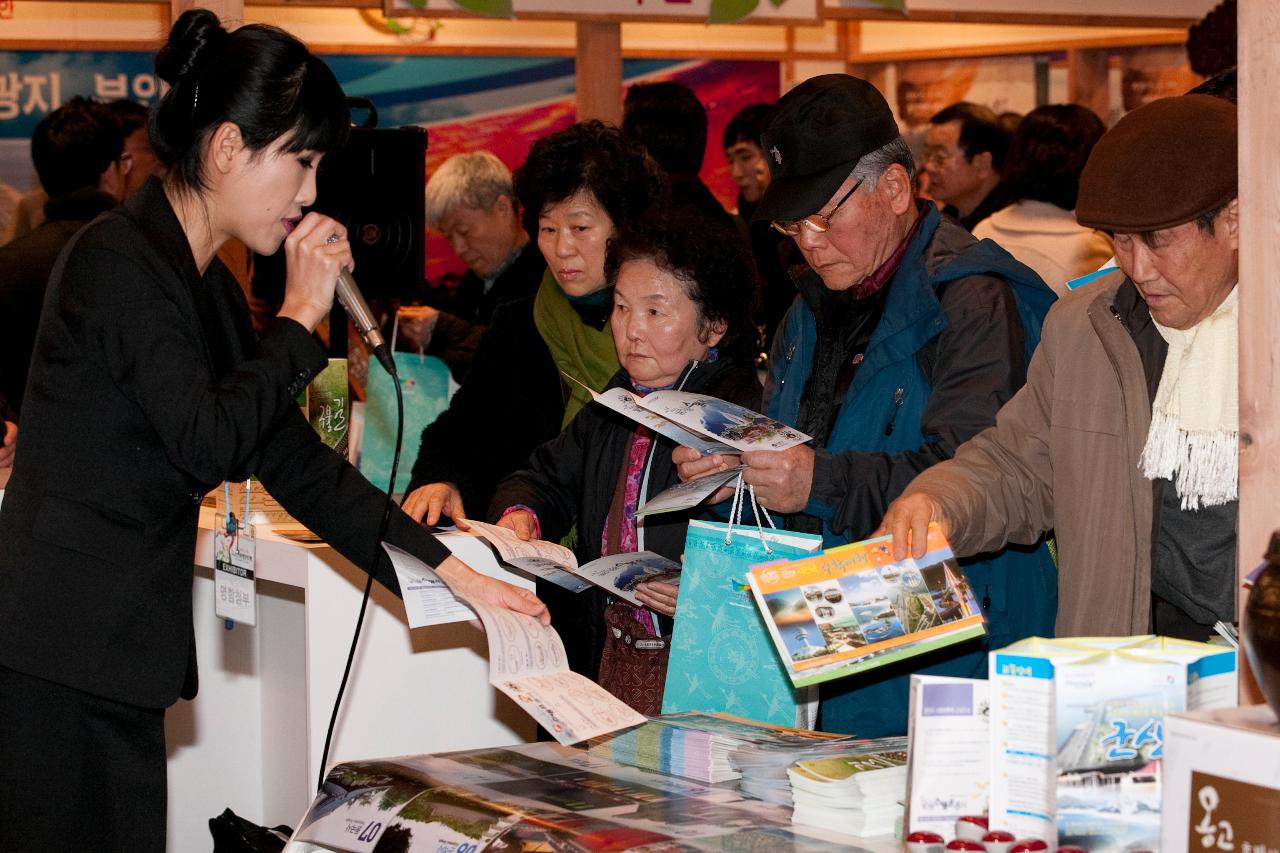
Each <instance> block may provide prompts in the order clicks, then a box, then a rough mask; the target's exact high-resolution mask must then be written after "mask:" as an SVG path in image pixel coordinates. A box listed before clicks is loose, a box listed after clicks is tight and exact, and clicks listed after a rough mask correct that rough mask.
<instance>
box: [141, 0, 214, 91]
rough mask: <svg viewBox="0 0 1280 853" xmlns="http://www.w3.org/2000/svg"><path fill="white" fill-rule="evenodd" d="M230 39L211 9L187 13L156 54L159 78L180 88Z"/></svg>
mask: <svg viewBox="0 0 1280 853" xmlns="http://www.w3.org/2000/svg"><path fill="white" fill-rule="evenodd" d="M227 37H228V33H227V31H226V30H225V29H223V28H222V23H221V22H220V21H219V20H218V16H217V15H215V14H213V13H212V12H210V11H209V10H208V9H191V10H189V11H186V12H183V13H182V15H181V17H179V18H178V20H177V21H176V22H174V25H173V29H172V30H170V31H169V41H168V42H166V43H165V45H164V46H163V47H161V48H160V52H159V53H157V54H156V75H157V76H159V77H160V79H161V80H164V81H165V82H166V83H168V84H169V85H170V86H176V85H177V83H178V81H179V80H180V79H182V78H183V77H186V76H187V75H188V74H191V73H192V72H194V71H196V70H197V69H199V68H200V66H201V65H203V64H204V63H205V62H206V61H208V59H209V58H210V56H212V55H213V54H215V53H216V52H217V49H218V47H219V46H220V45H221V44H222V43H223V42H224V41H225V40H226V39H227Z"/></svg>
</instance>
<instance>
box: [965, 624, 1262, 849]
mask: <svg viewBox="0 0 1280 853" xmlns="http://www.w3.org/2000/svg"><path fill="white" fill-rule="evenodd" d="M1236 663H1237V662H1236V651H1235V650H1234V649H1231V648H1225V647H1223V646H1217V645H1211V644H1208V643H1193V642H1188V641H1185V640H1176V639H1171V638H1166V637H1153V636H1138V637H1074V638H1059V639H1056V640H1046V639H1041V638H1038V637H1032V638H1029V639H1026V640H1021V641H1019V642H1017V643H1014V644H1013V645H1011V646H1007V647H1006V648H1003V649H1000V650H999V651H995V652H992V653H991V654H990V655H989V661H988V665H989V680H988V683H989V685H990V687H989V689H990V693H991V752H990V757H991V821H992V826H998V827H1000V828H1005V829H1009V830H1010V831H1011V832H1013V833H1015V834H1016V835H1018V836H1020V837H1021V836H1032V837H1042V838H1049V837H1055V836H1056V837H1058V838H1060V839H1061V843H1063V844H1066V845H1071V846H1075V847H1083V848H1085V849H1086V850H1089V851H1091V853H1123V851H1128V850H1156V849H1158V848H1159V844H1160V809H1161V774H1162V758H1163V755H1164V745H1165V742H1166V740H1165V732H1164V718H1165V716H1166V715H1168V714H1173V713H1180V712H1182V711H1192V710H1207V709H1213V708H1230V707H1234V706H1235V704H1236V697H1237V671H1236ZM1206 846H1207V845H1206Z"/></svg>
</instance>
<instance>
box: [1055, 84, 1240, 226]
mask: <svg viewBox="0 0 1280 853" xmlns="http://www.w3.org/2000/svg"><path fill="white" fill-rule="evenodd" d="M1236 136H1237V131H1236V108H1235V105H1234V104H1231V103H1228V102H1227V101H1224V100H1222V99H1220V98H1215V97H1213V96H1211V95H1179V96H1178V97H1176V98H1161V99H1160V100H1158V101H1152V102H1151V103H1149V104H1147V105H1146V106H1143V107H1139V108H1138V109H1136V110H1134V111H1133V112H1131V113H1129V114H1128V115H1126V116H1125V117H1124V118H1122V119H1120V121H1118V122H1116V126H1115V127H1113V128H1111V130H1109V131H1107V133H1106V134H1105V135H1104V136H1103V137H1102V139H1100V140H1099V141H1098V144H1097V145H1096V146H1095V147H1094V149H1093V153H1092V154H1090V155H1089V162H1088V163H1086V164H1085V167H1084V172H1083V173H1081V175H1080V197H1079V201H1078V202H1077V204H1076V220H1077V221H1079V223H1080V224H1081V225H1084V226H1086V227H1088V228H1101V229H1103V230H1107V231H1121V232H1127V233H1140V232H1143V231H1157V230H1159V229H1161V228H1172V227H1174V226H1175V225H1181V224H1183V223H1184V222H1190V221H1191V220H1193V219H1195V218H1196V217H1197V216H1199V215H1201V214H1202V213H1207V212H1209V211H1211V210H1214V209H1216V208H1218V207H1221V206H1222V205H1224V204H1226V203H1227V202H1229V201H1231V199H1233V198H1235V197H1236V194H1237V192H1238V189H1237V186H1236Z"/></svg>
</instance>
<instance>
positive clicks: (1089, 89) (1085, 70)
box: [1067, 48, 1111, 124]
mask: <svg viewBox="0 0 1280 853" xmlns="http://www.w3.org/2000/svg"><path fill="white" fill-rule="evenodd" d="M1109 62H1110V55H1109V52H1108V51H1107V50H1106V48H1101V49H1095V50H1068V51H1067V100H1068V101H1070V102H1071V103H1073V104H1079V105H1080V106H1082V107H1088V108H1089V109H1091V110H1093V111H1094V112H1095V113H1097V114H1098V118H1100V119H1102V120H1103V121H1105V122H1107V123H1108V124H1110V123H1111V121H1110V120H1111V95H1110V85H1109V83H1108V69H1107V66H1108V64H1109Z"/></svg>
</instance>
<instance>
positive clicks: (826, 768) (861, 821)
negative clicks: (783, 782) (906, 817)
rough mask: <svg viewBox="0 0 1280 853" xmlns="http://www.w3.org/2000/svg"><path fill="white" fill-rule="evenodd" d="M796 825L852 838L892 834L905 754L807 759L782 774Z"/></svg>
mask: <svg viewBox="0 0 1280 853" xmlns="http://www.w3.org/2000/svg"><path fill="white" fill-rule="evenodd" d="M787 775H788V776H789V777H790V779H791V795H792V799H793V801H794V803H795V811H794V813H793V815H792V820H793V821H794V822H795V823H798V824H807V825H810V826H822V827H828V828H830V829H837V828H838V829H840V830H842V831H845V832H849V833H852V834H854V835H883V834H886V833H890V832H893V827H894V823H895V822H896V821H898V820H900V819H901V818H902V800H903V799H904V797H905V795H906V791H907V753H906V751H905V750H886V751H883V752H870V753H867V752H862V753H858V754H849V755H834V756H828V757H823V758H807V759H804V760H801V761H797V762H796V763H795V766H793V767H792V768H791V769H790V770H788V771H787Z"/></svg>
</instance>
